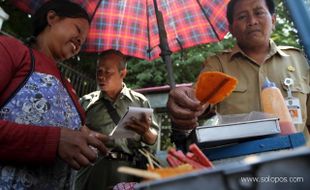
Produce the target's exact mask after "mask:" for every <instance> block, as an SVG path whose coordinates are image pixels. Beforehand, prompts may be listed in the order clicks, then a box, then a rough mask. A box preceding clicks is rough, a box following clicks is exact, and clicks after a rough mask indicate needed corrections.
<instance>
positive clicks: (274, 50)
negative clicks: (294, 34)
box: [203, 40, 310, 136]
mask: <svg viewBox="0 0 310 190" xmlns="http://www.w3.org/2000/svg"><path fill="white" fill-rule="evenodd" d="M270 47H271V48H270V52H269V55H268V58H267V59H266V61H265V62H264V63H262V64H257V63H255V61H254V60H252V59H251V58H250V57H248V56H247V55H246V54H245V53H244V52H243V51H242V50H241V49H240V48H239V47H238V45H236V46H235V47H234V48H233V49H231V50H228V51H225V52H222V53H220V54H218V55H215V56H212V57H210V58H208V59H207V61H206V63H205V67H204V70H203V71H220V72H224V73H226V74H229V75H231V76H234V77H236V78H237V79H238V85H237V87H236V89H235V90H234V91H233V92H232V94H231V95H230V96H229V97H227V98H226V99H225V100H224V101H223V102H221V103H219V104H218V105H216V111H217V112H218V113H220V114H239V113H249V112H251V111H262V104H261V99H260V94H261V87H262V84H263V82H264V81H265V78H266V77H268V79H269V80H270V81H272V82H275V83H276V85H277V87H278V88H279V89H280V90H281V92H282V94H283V96H284V97H287V91H286V90H287V87H286V86H285V85H284V79H285V78H286V77H290V78H292V79H293V80H294V85H293V86H292V87H291V89H292V92H293V96H294V97H298V98H299V100H300V103H301V110H302V118H303V125H299V126H297V130H298V131H304V129H307V127H304V126H305V123H306V120H307V107H308V110H309V109H310V108H309V101H308V105H307V100H309V91H310V87H309V81H310V79H309V65H308V63H307V60H306V59H305V57H304V55H303V53H302V52H301V51H300V50H298V49H297V48H293V47H287V46H286V47H284V46H282V47H281V46H276V44H275V43H274V42H273V41H272V40H271V41H270ZM308 115H309V113H308ZM307 124H308V125H310V122H309V119H308V122H307ZM305 131H306V136H307V135H308V131H307V130H305Z"/></svg>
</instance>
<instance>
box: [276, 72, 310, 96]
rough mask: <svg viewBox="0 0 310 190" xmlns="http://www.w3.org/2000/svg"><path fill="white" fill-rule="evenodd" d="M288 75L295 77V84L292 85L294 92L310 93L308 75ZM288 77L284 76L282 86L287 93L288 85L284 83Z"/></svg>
mask: <svg viewBox="0 0 310 190" xmlns="http://www.w3.org/2000/svg"><path fill="white" fill-rule="evenodd" d="M287 77H289V78H291V79H293V81H294V84H293V85H292V86H290V89H291V91H292V93H301V94H304V95H306V94H309V93H310V86H309V79H308V77H307V76H298V75H288V76H287ZM287 77H283V78H282V80H281V87H282V90H284V91H285V92H286V93H287V90H288V87H287V86H286V85H285V84H284V80H285V78H287Z"/></svg>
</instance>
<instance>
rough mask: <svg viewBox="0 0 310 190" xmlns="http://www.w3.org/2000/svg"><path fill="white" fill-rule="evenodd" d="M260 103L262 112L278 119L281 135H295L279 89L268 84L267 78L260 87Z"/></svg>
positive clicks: (272, 83) (294, 129) (271, 83)
mask: <svg viewBox="0 0 310 190" xmlns="http://www.w3.org/2000/svg"><path fill="white" fill-rule="evenodd" d="M261 101H262V106H263V111H264V112H266V113H270V114H273V115H275V116H277V117H278V118H279V124H280V129H281V134H282V135H288V134H292V133H296V128H295V127H294V124H293V121H292V118H291V115H290V113H289V111H288V108H287V106H286V104H285V101H284V98H283V96H282V93H281V91H280V89H279V88H277V87H276V84H275V83H274V82H270V81H269V80H268V78H266V80H265V82H264V84H263V86H262V92H261Z"/></svg>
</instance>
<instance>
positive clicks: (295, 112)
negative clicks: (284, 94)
mask: <svg viewBox="0 0 310 190" xmlns="http://www.w3.org/2000/svg"><path fill="white" fill-rule="evenodd" d="M285 103H286V106H287V108H288V111H289V112H290V114H291V117H292V120H293V123H294V124H302V115H301V106H300V101H299V99H298V98H295V97H292V98H289V99H285Z"/></svg>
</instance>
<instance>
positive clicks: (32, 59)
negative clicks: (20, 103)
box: [0, 47, 35, 109]
mask: <svg viewBox="0 0 310 190" xmlns="http://www.w3.org/2000/svg"><path fill="white" fill-rule="evenodd" d="M29 51H30V59H31V66H30V71H29V73H28V74H27V76H26V77H25V78H24V80H23V81H22V82H21V83H20V84H19V85H18V86H17V87H16V89H15V90H14V91H13V92H12V93H11V95H10V97H9V98H8V99H6V100H5V101H4V102H3V103H2V104H0V109H2V107H3V106H4V105H6V104H7V103H8V102H9V101H11V100H12V98H13V97H14V96H15V95H16V94H17V92H18V91H19V90H20V89H21V88H22V87H23V86H24V85H25V84H26V83H27V81H28V80H29V78H30V76H31V74H32V73H33V71H34V66H35V58H34V55H33V52H32V49H31V48H30V47H29ZM4 90H5V89H4ZM2 93H3V92H1V93H0V94H2Z"/></svg>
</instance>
